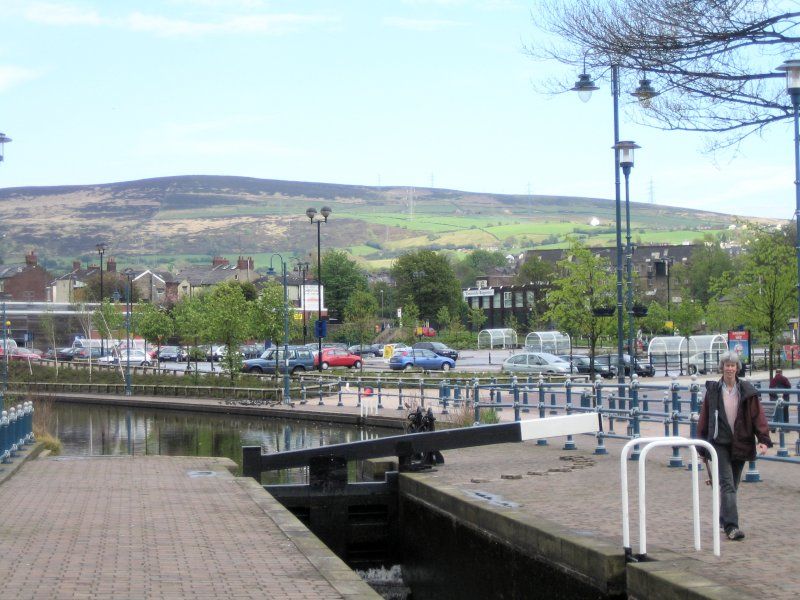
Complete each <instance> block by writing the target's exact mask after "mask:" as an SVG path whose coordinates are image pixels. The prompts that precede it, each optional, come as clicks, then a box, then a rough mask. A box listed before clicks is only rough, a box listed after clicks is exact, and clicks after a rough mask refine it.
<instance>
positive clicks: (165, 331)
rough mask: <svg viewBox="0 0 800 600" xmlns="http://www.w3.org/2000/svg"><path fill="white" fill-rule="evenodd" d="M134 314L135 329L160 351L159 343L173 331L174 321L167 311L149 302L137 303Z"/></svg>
mask: <svg viewBox="0 0 800 600" xmlns="http://www.w3.org/2000/svg"><path fill="white" fill-rule="evenodd" d="M134 314H135V316H136V320H135V323H136V331H137V332H138V333H139V334H141V336H142V337H143V338H144V339H145V340H147V341H149V342H151V343H154V344H156V346H157V347H158V350H159V351H160V350H161V343H162V342H163V341H164V340H165V339H167V338H168V337H170V336H172V335H173V334H174V333H175V322H174V321H173V320H172V317H171V316H170V315H169V313H167V311H165V310H163V309H160V308H158V307H156V306H154V305H153V304H150V303H149V302H143V303H141V304H139V305H138V306H137V310H136V312H135V313H134Z"/></svg>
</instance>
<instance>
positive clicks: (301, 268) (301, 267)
mask: <svg viewBox="0 0 800 600" xmlns="http://www.w3.org/2000/svg"><path fill="white" fill-rule="evenodd" d="M310 266H311V265H309V264H308V262H302V261H300V262H298V263H297V265H296V266H295V268H294V270H295V271H297V272H298V273H300V274H301V276H302V278H303V283H302V286H301V288H300V290H301V291H300V294H301V296H300V298H301V299H300V303H301V305H302V306H303V345H304V346H305V345H306V335H307V334H308V324H307V323H306V275H308V268H309V267H310Z"/></svg>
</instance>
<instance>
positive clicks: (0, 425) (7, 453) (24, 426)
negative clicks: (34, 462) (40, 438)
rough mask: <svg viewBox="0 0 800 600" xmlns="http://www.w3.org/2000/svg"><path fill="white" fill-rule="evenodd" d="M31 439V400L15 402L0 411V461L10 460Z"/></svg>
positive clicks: (32, 438) (31, 441)
mask: <svg viewBox="0 0 800 600" xmlns="http://www.w3.org/2000/svg"><path fill="white" fill-rule="evenodd" d="M33 441H34V437H33V402H24V403H23V404H17V405H16V406H12V407H10V408H9V409H8V410H4V411H3V412H2V413H0V461H2V462H3V463H8V462H11V460H12V459H13V458H14V457H15V456H16V455H17V453H18V452H19V451H20V450H22V448H23V446H25V445H28V444H31V443H33Z"/></svg>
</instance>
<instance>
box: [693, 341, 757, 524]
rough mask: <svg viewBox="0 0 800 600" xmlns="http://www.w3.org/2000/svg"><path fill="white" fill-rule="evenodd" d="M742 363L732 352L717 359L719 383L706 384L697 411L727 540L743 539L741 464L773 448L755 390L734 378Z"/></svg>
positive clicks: (700, 433) (750, 385)
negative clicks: (715, 467)
mask: <svg viewBox="0 0 800 600" xmlns="http://www.w3.org/2000/svg"><path fill="white" fill-rule="evenodd" d="M741 367H742V361H741V359H740V358H739V355H738V354H737V353H735V352H725V353H724V354H722V355H721V356H720V357H719V370H720V372H721V373H722V378H721V379H720V380H719V381H707V382H706V395H705V398H703V406H702V407H701V408H700V422H699V424H698V428H697V435H698V437H699V438H701V439H704V440H706V441H708V442H710V443H711V444H712V445H713V446H714V449H715V450H716V451H717V457H718V460H719V492H720V511H719V512H720V525H721V526H722V528H723V529H724V530H725V535H726V536H727V538H728V539H729V540H742V539H744V532H743V531H742V530H741V529H739V510H738V508H737V506H736V491H737V490H738V488H739V480H740V479H741V477H742V471H743V470H744V463H745V462H747V461H748V460H755V458H756V452H758V454H764V453H765V452H766V451H767V448H771V447H772V440H771V439H770V438H769V427H768V426H767V418H766V416H765V415H764V408H763V407H762V406H761V402H760V400H759V395H758V391H757V390H756V388H755V387H753V385H752V384H750V382H748V381H742V380H740V379H739V378H738V377H737V373H739V371H740V370H741Z"/></svg>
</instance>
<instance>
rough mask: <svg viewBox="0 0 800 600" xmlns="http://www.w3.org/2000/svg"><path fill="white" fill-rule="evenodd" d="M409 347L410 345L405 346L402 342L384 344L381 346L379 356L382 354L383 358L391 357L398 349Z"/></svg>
mask: <svg viewBox="0 0 800 600" xmlns="http://www.w3.org/2000/svg"><path fill="white" fill-rule="evenodd" d="M409 348H411V346H406V345H405V344H403V343H402V342H397V343H395V344H384V345H383V346H381V356H383V358H391V357H392V355H393V354H394V353H395V352H397V351H399V350H408V349H409Z"/></svg>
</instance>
